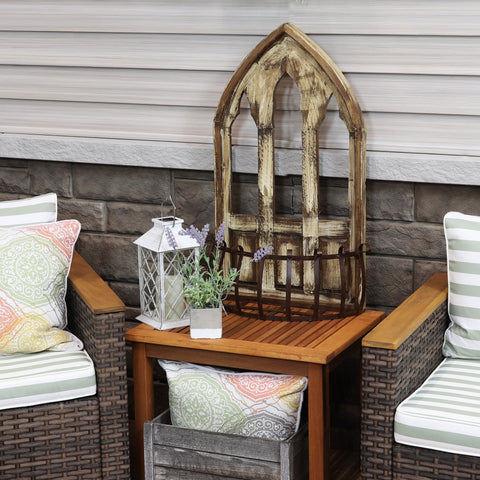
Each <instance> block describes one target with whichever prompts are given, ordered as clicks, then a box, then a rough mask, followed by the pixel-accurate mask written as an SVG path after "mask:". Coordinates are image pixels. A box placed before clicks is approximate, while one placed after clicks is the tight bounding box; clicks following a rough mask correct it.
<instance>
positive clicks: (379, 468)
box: [361, 274, 480, 480]
mask: <svg viewBox="0 0 480 480" xmlns="http://www.w3.org/2000/svg"><path fill="white" fill-rule="evenodd" d="M447 289H448V288H447V276H446V274H436V275H434V276H433V277H432V278H431V279H430V280H429V281H428V282H426V283H425V284H424V285H423V286H422V287H420V288H419V289H418V290H417V291H416V292H414V293H413V295H411V296H410V297H409V298H408V299H407V300H406V301H405V302H404V303H402V304H401V305H400V306H399V307H398V308H397V309H396V310H394V311H393V312H392V313H391V314H390V315H389V316H388V317H387V318H386V319H385V320H384V321H383V322H382V323H381V324H380V325H379V326H378V327H377V328H376V329H374V330H372V331H371V332H370V333H369V334H368V335H367V336H366V337H365V338H364V340H363V347H362V353H363V359H362V375H363V378H362V437H361V474H362V479H364V480H366V479H377V480H380V479H381V480H387V479H402V480H408V479H416V480H419V479H435V480H440V479H445V480H446V479H448V480H456V479H470V480H471V479H476V478H479V479H480V458H479V457H474V456H466V455H457V454H451V453H445V452H441V451H436V450H429V449H424V448H416V447H411V446H407V445H401V444H398V443H396V442H395V441H394V437H393V422H394V415H395V409H396V408H397V406H398V405H399V403H400V402H401V401H402V400H403V399H405V398H406V397H407V396H408V395H410V394H411V393H412V392H413V391H415V390H416V389H417V388H418V387H419V386H420V385H421V384H422V383H423V382H424V380H425V379H426V378H427V377H428V376H429V375H430V373H431V372H432V371H433V370H434V369H435V367H437V366H438V365H439V363H440V362H441V361H442V359H443V356H442V344H443V336H444V333H445V329H446V327H447V326H448V323H449V320H448V313H447Z"/></svg>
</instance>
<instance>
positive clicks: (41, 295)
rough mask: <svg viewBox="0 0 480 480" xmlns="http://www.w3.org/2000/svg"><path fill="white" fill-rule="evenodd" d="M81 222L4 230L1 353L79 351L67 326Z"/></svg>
mask: <svg viewBox="0 0 480 480" xmlns="http://www.w3.org/2000/svg"><path fill="white" fill-rule="evenodd" d="M79 233H80V223H79V222H78V221H77V220H64V221H62V222H57V223H47V224H43V225H34V226H28V227H18V228H9V229H0V319H1V321H0V353H1V354H10V353H20V352H22V353H30V352H38V351H42V350H47V349H52V350H80V349H81V348H82V347H83V345H82V343H81V341H80V340H78V339H77V338H76V337H75V336H74V335H72V334H71V333H69V332H66V331H64V330H63V328H64V327H65V325H66V305H65V292H66V284H67V276H68V272H69V271H70V263H71V260H72V255H73V248H74V245H75V242H76V240H77V238H78V234H79Z"/></svg>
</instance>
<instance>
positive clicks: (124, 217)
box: [107, 202, 170, 236]
mask: <svg viewBox="0 0 480 480" xmlns="http://www.w3.org/2000/svg"><path fill="white" fill-rule="evenodd" d="M167 213H168V214H170V211H168V212H167ZM163 214H164V209H163V208H162V206H161V205H138V204H134V203H112V202H110V203H108V204H107V230H108V232H109V233H126V234H131V235H138V236H140V235H142V234H144V233H145V232H146V231H148V230H150V229H151V228H152V226H153V223H152V218H157V217H161V216H162V215H163Z"/></svg>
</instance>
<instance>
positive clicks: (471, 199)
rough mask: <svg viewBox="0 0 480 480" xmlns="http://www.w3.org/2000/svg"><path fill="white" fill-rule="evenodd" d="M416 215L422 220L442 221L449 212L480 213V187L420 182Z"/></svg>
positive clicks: (416, 193) (416, 194)
mask: <svg viewBox="0 0 480 480" xmlns="http://www.w3.org/2000/svg"><path fill="white" fill-rule="evenodd" d="M415 196H416V210H417V212H416V216H417V220H418V221H421V222H436V223H442V222H443V217H444V216H445V214H446V213H447V212H451V211H457V212H462V213H465V214H467V215H480V208H479V205H480V188H478V187H470V186H463V185H430V184H418V185H417V186H416V189H415Z"/></svg>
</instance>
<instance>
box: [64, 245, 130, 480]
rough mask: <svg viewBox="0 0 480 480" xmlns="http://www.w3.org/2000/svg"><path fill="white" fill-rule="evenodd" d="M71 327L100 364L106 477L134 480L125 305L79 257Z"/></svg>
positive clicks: (70, 292) (73, 273) (71, 287)
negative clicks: (130, 459)
mask: <svg viewBox="0 0 480 480" xmlns="http://www.w3.org/2000/svg"><path fill="white" fill-rule="evenodd" d="M67 313H68V328H69V330H71V331H72V333H74V334H75V335H76V336H77V337H78V338H80V339H81V340H82V341H83V343H84V346H85V350H87V352H88V353H89V355H90V357H91V358H92V360H93V362H94V364H95V372H96V376H97V395H98V398H99V407H100V431H101V438H102V452H101V457H102V474H103V478H104V479H106V478H112V479H113V478H115V479H129V447H128V401H127V373H126V352H125V305H124V304H123V303H122V301H121V300H120V299H119V298H118V296H117V295H116V294H115V293H114V292H113V290H112V289H111V288H110V287H109V286H108V285H107V284H106V283H105V282H104V281H103V280H102V279H101V278H100V277H99V276H98V275H97V274H96V273H95V271H94V270H93V269H92V268H91V267H90V265H89V264H88V263H87V262H86V261H85V260H84V259H83V258H82V257H81V256H80V255H79V254H78V252H75V254H74V257H73V261H72V267H71V270H70V275H69V281H68V289H67Z"/></svg>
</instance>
